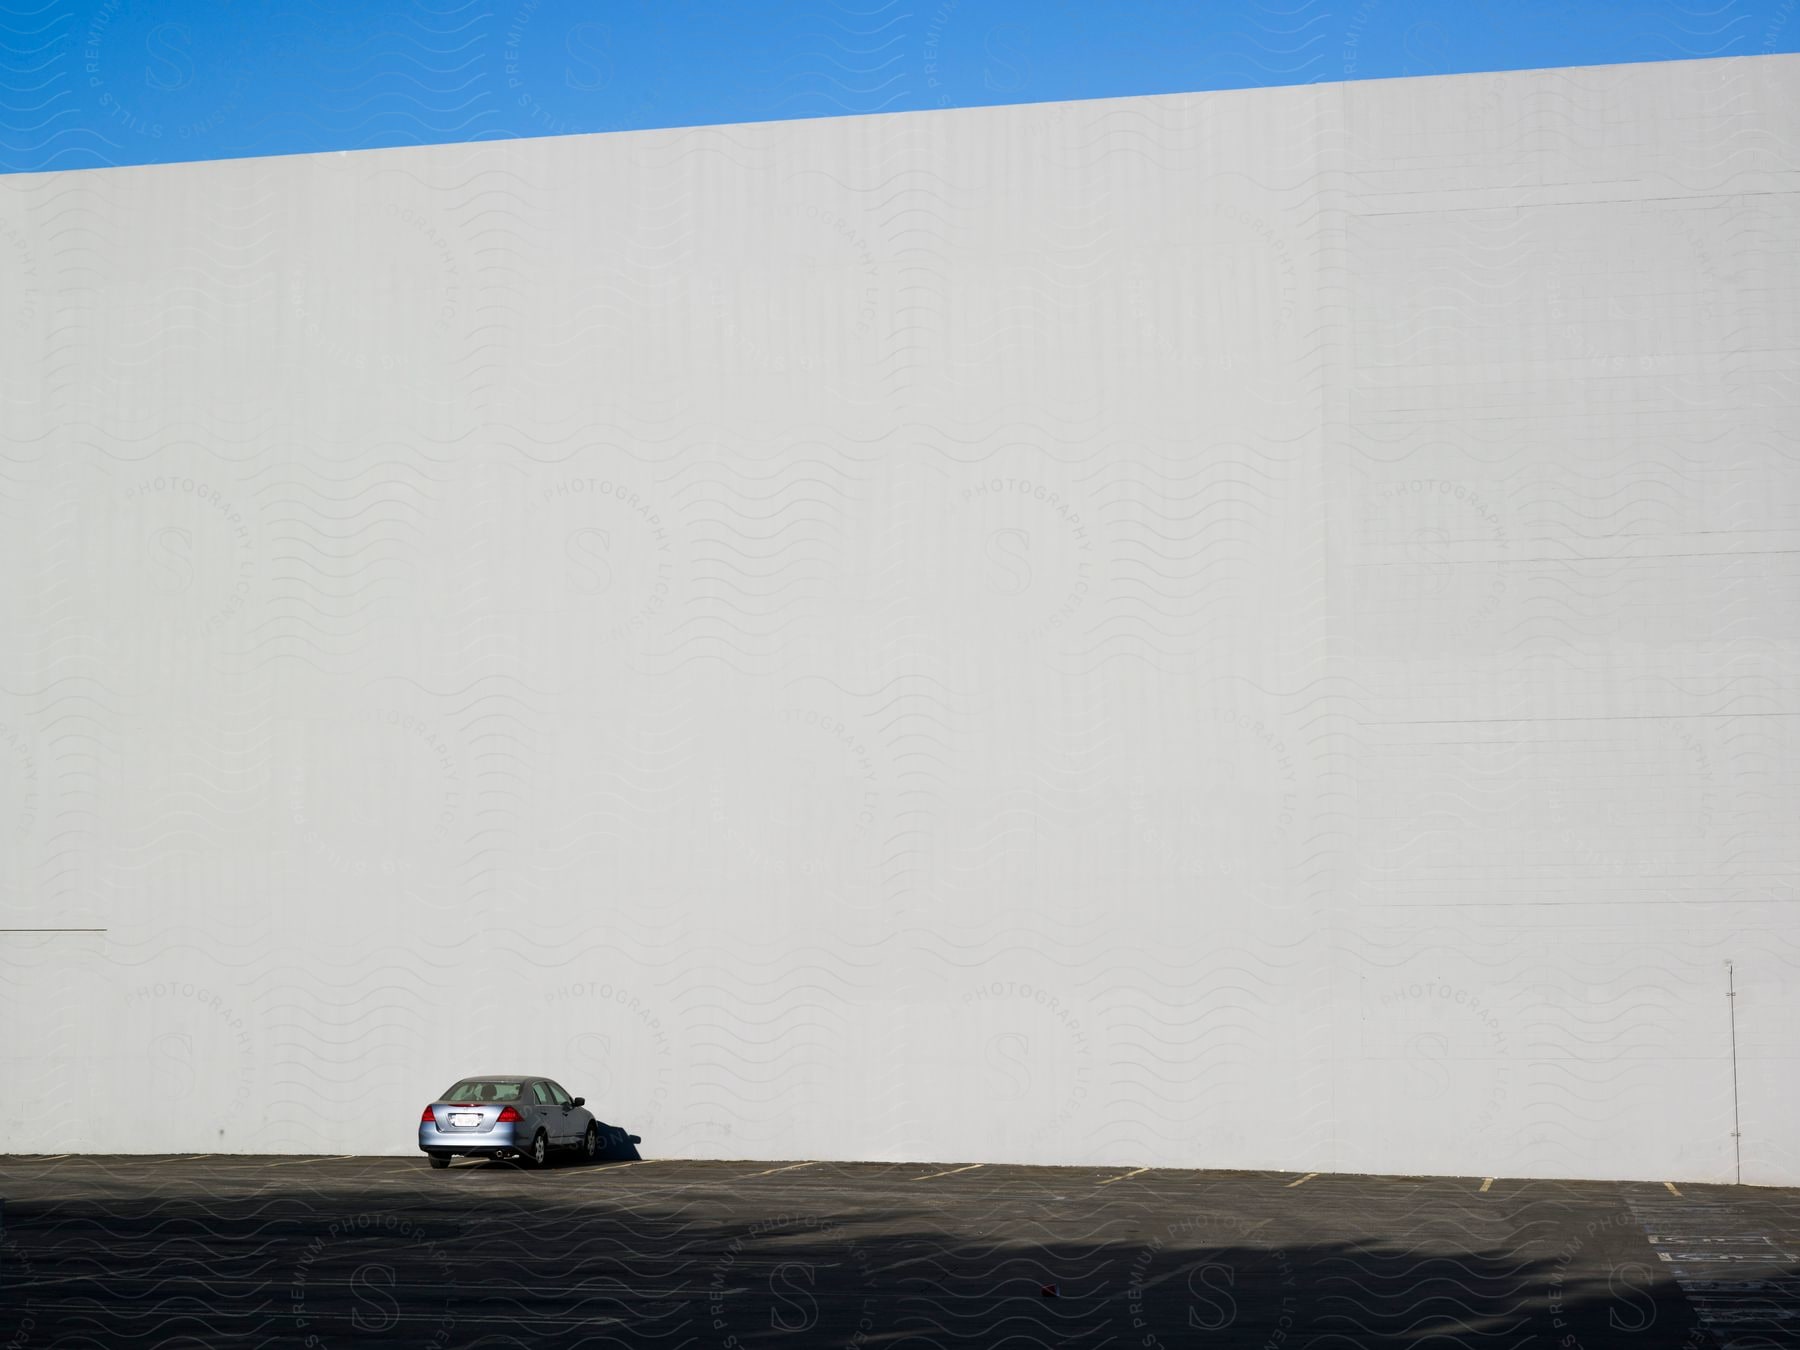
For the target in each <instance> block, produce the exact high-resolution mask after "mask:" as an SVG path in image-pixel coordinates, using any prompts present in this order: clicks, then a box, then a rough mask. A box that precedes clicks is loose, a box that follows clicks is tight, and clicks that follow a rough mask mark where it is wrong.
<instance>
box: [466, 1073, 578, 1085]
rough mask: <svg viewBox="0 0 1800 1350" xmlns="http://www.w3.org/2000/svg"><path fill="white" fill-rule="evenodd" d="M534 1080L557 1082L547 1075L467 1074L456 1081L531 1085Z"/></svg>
mask: <svg viewBox="0 0 1800 1350" xmlns="http://www.w3.org/2000/svg"><path fill="white" fill-rule="evenodd" d="M534 1078H542V1079H544V1080H545V1081H547V1082H551V1083H554V1082H555V1081H556V1079H554V1078H551V1077H550V1075H549V1074H547V1073H465V1074H464V1075H463V1076H462V1077H461V1078H459V1079H457V1080H456V1081H457V1082H459V1083H529V1082H530V1081H531V1080H532V1079H534Z"/></svg>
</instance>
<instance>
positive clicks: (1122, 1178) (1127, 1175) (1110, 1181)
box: [1097, 1167, 1150, 1186]
mask: <svg viewBox="0 0 1800 1350" xmlns="http://www.w3.org/2000/svg"><path fill="white" fill-rule="evenodd" d="M1149 1170H1150V1169H1149V1168H1148V1167H1140V1168H1138V1169H1137V1170H1136V1171H1135V1172H1127V1173H1125V1174H1124V1175H1123V1176H1117V1177H1108V1178H1107V1179H1106V1180H1105V1181H1102V1182H1099V1183H1097V1184H1099V1185H1101V1186H1110V1185H1112V1184H1113V1182H1115V1181H1130V1180H1131V1179H1132V1178H1133V1177H1136V1176H1142V1175H1143V1174H1144V1173H1145V1172H1148V1171H1149Z"/></svg>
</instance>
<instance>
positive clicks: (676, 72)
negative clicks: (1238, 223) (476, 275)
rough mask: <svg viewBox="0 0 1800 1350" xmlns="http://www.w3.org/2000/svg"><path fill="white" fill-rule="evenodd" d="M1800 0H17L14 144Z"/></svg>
mask: <svg viewBox="0 0 1800 1350" xmlns="http://www.w3.org/2000/svg"><path fill="white" fill-rule="evenodd" d="M1797 5H1800V0H1686V2H1685V3H1675V2H1674V0H1633V2H1621V3H1606V2H1605V0H1570V2H1569V3H1561V4H1550V3H1542V2H1541V0H1331V2H1330V3H1325V2H1323V0H1272V2H1270V3H1251V2H1250V0H1183V2H1181V3H1176V2H1175V0H1137V2H1136V3H1124V2H1123V0H1113V2H1111V3H1108V2H1106V0H1032V2H1030V3H1027V0H837V2H820V0H796V3H790V4H766V3H755V2H753V0H742V2H740V3H727V0H656V2H655V3H651V2H649V0H410V2H408V3H396V0H262V2H259V0H163V2H162V3H144V2H143V0H79V2H78V3H70V2H68V0H41V2H38V3H34V0H8V5H7V9H6V11H5V17H4V29H5V33H4V39H3V41H0V70H3V72H4V74H3V76H0V86H3V90H4V92H3V93H0V123H3V127H0V169H3V170H5V171H8V172H20V171H29V170H37V169H53V168H54V169H62V168H88V167H95V166H100V165H107V164H141V163H156V162H164V161H173V160H194V159H216V158H222V157H235V156H244V155H270V154H292V153H297V152H305V151H317V150H343V149H368V148H373V147H377V146H393V145H417V144H425V143H438V142H445V141H468V140H491V139H498V138H506V137H515V136H544V135H562V134H569V133H581V132H595V131H618V130H631V129H639V128H646V127H670V126H693V125H702V124H707V123H720V122H750V121H768V120H774V119H782V118H794V117H822V116H836V115H843V114H847V113H870V112H898V111H904V110H909V109H922V108H941V107H962V106H969V105H975V104H992V103H1035V102H1043V101H1047V100H1056V99H1074V98H1105V97H1113V96H1117V95H1124V94H1150V93H1170V92H1176V91H1180V90H1197V89H1241V88H1247V87H1254V86H1263V85H1285V84H1311V83H1317V82H1321V81H1333V80H1345V79H1380V78H1387V77H1392V76H1403V75H1437V74H1453V73H1460V72H1468V71H1483V70H1515V69H1525V68H1532V67H1543V66H1568V65H1598V64H1609V63H1613V62H1620V61H1664V60H1680V59H1690V58H1695V57H1714V56H1751V55H1757V54H1763V53H1768V52H1791V51H1795V50H1796V49H1800V14H1797V13H1796V7H1797Z"/></svg>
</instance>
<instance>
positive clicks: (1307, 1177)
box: [1288, 1172, 1319, 1191]
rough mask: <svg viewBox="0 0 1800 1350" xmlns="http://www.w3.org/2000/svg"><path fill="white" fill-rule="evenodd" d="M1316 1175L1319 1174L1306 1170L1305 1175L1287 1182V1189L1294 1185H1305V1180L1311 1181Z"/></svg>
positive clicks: (1291, 1188) (1292, 1187)
mask: <svg viewBox="0 0 1800 1350" xmlns="http://www.w3.org/2000/svg"><path fill="white" fill-rule="evenodd" d="M1318 1175H1319V1174H1318V1173H1317V1172H1308V1173H1307V1174H1306V1175H1305V1176H1303V1177H1301V1178H1300V1180H1298V1181H1290V1182H1288V1189H1289V1190H1290V1191H1291V1190H1293V1189H1294V1187H1296V1186H1304V1185H1306V1183H1307V1182H1309V1181H1311V1180H1312V1179H1313V1178H1314V1177H1316V1176H1318Z"/></svg>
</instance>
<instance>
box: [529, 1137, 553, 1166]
mask: <svg viewBox="0 0 1800 1350" xmlns="http://www.w3.org/2000/svg"><path fill="white" fill-rule="evenodd" d="M527 1156H529V1157H530V1159H531V1165H532V1166H533V1167H547V1166H549V1164H550V1136H549V1135H547V1134H545V1133H544V1132H543V1131H542V1130H539V1131H538V1132H537V1134H535V1135H534V1136H532V1140H531V1152H530V1154H529V1155H527Z"/></svg>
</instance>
